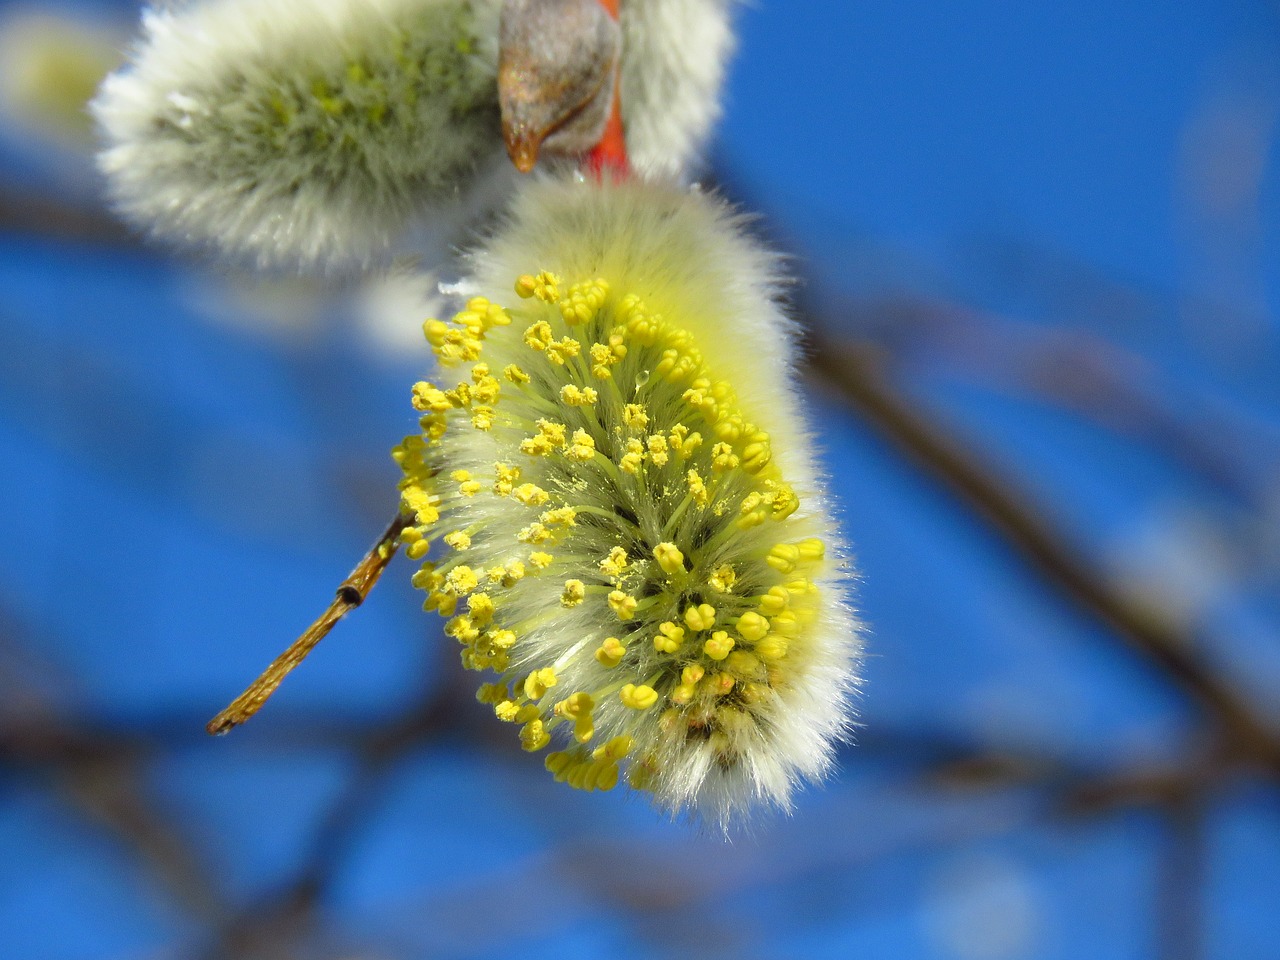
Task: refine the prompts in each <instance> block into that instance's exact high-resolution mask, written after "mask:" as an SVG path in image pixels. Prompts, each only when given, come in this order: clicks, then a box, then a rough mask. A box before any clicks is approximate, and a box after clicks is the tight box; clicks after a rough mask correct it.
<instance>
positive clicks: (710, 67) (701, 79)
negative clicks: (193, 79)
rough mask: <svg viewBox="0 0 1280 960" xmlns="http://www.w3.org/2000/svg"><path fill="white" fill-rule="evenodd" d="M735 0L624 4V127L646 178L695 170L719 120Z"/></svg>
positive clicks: (632, 157)
mask: <svg viewBox="0 0 1280 960" xmlns="http://www.w3.org/2000/svg"><path fill="white" fill-rule="evenodd" d="M735 3H736V0H622V3H621V4H620V5H619V15H620V20H621V24H622V45H623V58H622V78H621V95H622V121H623V128H624V129H625V130H626V138H627V152H628V153H629V154H630V160H631V164H632V166H633V167H634V168H635V170H636V171H637V172H638V173H640V174H641V175H643V176H659V177H680V176H684V175H686V174H687V173H688V172H689V171H691V170H692V169H694V168H696V167H697V165H698V163H699V161H700V160H701V158H702V151H703V148H704V146H705V145H706V141H707V137H708V136H709V134H710V132H711V128H712V126H713V124H714V123H715V122H716V120H718V119H719V118H720V109H721V106H720V104H721V96H720V93H721V88H722V86H723V84H724V74H725V66H726V64H727V62H728V60H729V57H730V55H731V54H732V53H733V48H734V34H733V25H732V19H731V13H732V8H733V7H734V5H735Z"/></svg>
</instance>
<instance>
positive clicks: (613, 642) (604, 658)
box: [596, 637, 627, 669]
mask: <svg viewBox="0 0 1280 960" xmlns="http://www.w3.org/2000/svg"><path fill="white" fill-rule="evenodd" d="M626 653H627V648H626V647H624V646H623V645H622V641H620V640H619V639H618V638H617V637H609V639H607V640H605V642H604V643H602V644H600V646H599V647H598V648H597V649H596V660H597V661H599V663H600V665H601V666H602V667H608V668H609V669H613V668H614V667H616V666H617V665H618V664H619V663H621V662H622V658H623V657H624V656H626Z"/></svg>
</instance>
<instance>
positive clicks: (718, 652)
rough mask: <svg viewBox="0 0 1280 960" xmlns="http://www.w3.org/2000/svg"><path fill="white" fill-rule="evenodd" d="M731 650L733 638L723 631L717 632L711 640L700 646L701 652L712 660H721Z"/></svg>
mask: <svg viewBox="0 0 1280 960" xmlns="http://www.w3.org/2000/svg"><path fill="white" fill-rule="evenodd" d="M731 650H733V637H731V636H729V634H728V633H726V632H725V631H724V630H717V631H716V632H715V633H713V634H712V635H711V639H710V640H708V641H707V642H706V643H704V644H703V645H702V652H703V653H705V654H706V655H707V656H708V657H710V658H711V659H712V660H723V659H724V658H725V657H727V656H728V655H729V652H730V651H731Z"/></svg>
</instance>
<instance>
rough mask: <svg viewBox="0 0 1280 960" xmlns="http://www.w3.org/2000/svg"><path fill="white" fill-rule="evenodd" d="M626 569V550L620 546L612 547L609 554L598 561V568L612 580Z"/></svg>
mask: <svg viewBox="0 0 1280 960" xmlns="http://www.w3.org/2000/svg"><path fill="white" fill-rule="evenodd" d="M626 569H627V551H626V550H624V549H622V547H614V548H612V549H611V550H610V551H609V555H608V556H607V557H605V558H604V559H603V560H601V561H600V570H601V572H602V573H604V575H605V576H606V577H611V578H613V579H614V580H617V579H618V578H620V577H621V576H622V574H623V572H624V571H625V570H626Z"/></svg>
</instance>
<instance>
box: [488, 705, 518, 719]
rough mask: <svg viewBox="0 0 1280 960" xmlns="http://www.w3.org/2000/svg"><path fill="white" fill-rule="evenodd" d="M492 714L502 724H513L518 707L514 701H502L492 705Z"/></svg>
mask: <svg viewBox="0 0 1280 960" xmlns="http://www.w3.org/2000/svg"><path fill="white" fill-rule="evenodd" d="M493 713H494V716H496V717H497V718H498V719H499V720H501V721H502V722H503V723H515V722H516V716H517V715H518V714H519V713H520V707H519V706H518V705H517V704H516V703H515V701H514V700H502V701H500V702H498V703H495V704H494V705H493Z"/></svg>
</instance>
